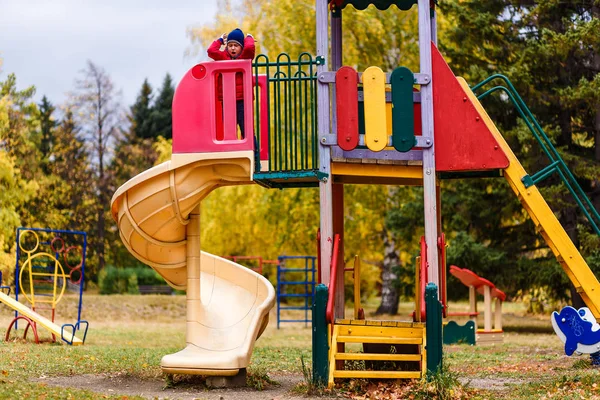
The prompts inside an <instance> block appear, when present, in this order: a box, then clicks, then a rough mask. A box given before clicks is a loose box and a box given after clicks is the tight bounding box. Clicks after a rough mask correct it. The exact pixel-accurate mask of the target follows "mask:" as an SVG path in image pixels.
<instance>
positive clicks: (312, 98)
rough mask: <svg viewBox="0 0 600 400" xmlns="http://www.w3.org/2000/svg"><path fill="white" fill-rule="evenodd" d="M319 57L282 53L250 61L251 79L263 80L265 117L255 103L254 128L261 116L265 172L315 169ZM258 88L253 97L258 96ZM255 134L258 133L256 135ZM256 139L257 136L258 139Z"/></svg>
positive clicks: (316, 167) (258, 130)
mask: <svg viewBox="0 0 600 400" xmlns="http://www.w3.org/2000/svg"><path fill="white" fill-rule="evenodd" d="M321 63H323V58H322V57H316V58H313V57H312V56H311V55H310V54H309V53H302V54H300V55H299V56H298V60H296V61H293V60H292V59H291V58H290V56H289V55H288V54H286V53H282V54H280V55H279V56H277V59H276V61H275V62H271V61H269V58H268V57H267V56H266V55H264V54H260V55H258V56H257V57H256V61H255V62H254V63H253V67H254V75H255V79H257V80H258V77H259V76H261V75H264V76H266V79H267V87H268V89H267V102H268V105H269V106H268V113H267V116H264V115H261V113H260V110H259V102H255V104H256V111H255V115H256V118H255V124H256V126H255V128H256V132H260V129H259V127H260V124H261V121H260V119H261V118H265V117H266V118H268V121H269V123H268V126H269V128H268V131H269V133H268V137H269V172H293V171H307V170H317V169H318V168H319V165H318V154H317V148H318V139H317V76H316V73H317V68H316V67H317V65H319V64H321ZM259 94H260V93H259V87H258V85H257V86H256V87H255V97H256V98H259ZM258 136H259V135H258ZM258 140H260V138H258ZM260 145H261V144H260V142H259V146H260Z"/></svg>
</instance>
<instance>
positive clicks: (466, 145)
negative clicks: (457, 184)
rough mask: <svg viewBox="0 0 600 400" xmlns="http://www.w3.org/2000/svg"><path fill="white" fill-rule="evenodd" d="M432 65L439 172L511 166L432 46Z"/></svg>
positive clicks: (434, 124) (436, 152) (434, 121)
mask: <svg viewBox="0 0 600 400" xmlns="http://www.w3.org/2000/svg"><path fill="white" fill-rule="evenodd" d="M431 63H432V77H431V82H432V84H433V128H434V140H435V169H436V171H484V170H490V169H503V168H506V167H508V158H507V157H506V155H505V154H504V152H503V151H502V149H501V148H500V145H499V144H498V142H497V141H496V139H495V138H494V136H493V135H492V133H491V132H490V130H489V129H488V127H487V126H486V124H485V122H484V121H483V118H481V115H479V112H478V111H477V109H476V108H475V106H474V105H473V103H472V102H471V100H470V99H469V97H468V96H467V94H466V93H465V91H464V90H463V88H462V86H460V83H459V82H458V80H457V79H456V76H454V73H452V70H451V69H450V67H449V66H448V64H447V63H446V61H445V60H444V57H442V55H441V54H440V52H439V50H438V49H437V47H436V46H435V44H433V43H431Z"/></svg>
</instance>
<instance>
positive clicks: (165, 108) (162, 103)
mask: <svg viewBox="0 0 600 400" xmlns="http://www.w3.org/2000/svg"><path fill="white" fill-rule="evenodd" d="M174 94H175V88H174V87H173V80H172V79H171V75H169V74H167V75H165V79H164V80H163V84H162V87H161V88H160V91H159V93H158V96H157V98H156V100H155V102H154V105H153V107H152V132H153V138H157V137H158V136H162V137H163V138H165V139H171V138H172V137H173V123H172V121H171V118H172V112H171V110H172V105H173V95H174Z"/></svg>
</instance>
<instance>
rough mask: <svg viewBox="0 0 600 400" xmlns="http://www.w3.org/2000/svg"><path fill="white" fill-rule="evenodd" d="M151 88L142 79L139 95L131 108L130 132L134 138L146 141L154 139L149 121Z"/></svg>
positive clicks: (146, 81)
mask: <svg viewBox="0 0 600 400" xmlns="http://www.w3.org/2000/svg"><path fill="white" fill-rule="evenodd" d="M151 103H152V86H150V83H148V79H144V83H143V84H142V88H141V89H140V93H139V94H138V96H137V99H136V101H135V103H134V104H133V106H131V130H132V133H133V135H134V137H135V138H138V139H148V138H154V137H156V135H155V133H154V130H153V126H152V125H153V124H152V119H151V114H152V106H151Z"/></svg>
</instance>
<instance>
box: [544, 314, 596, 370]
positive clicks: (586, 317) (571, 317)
mask: <svg viewBox="0 0 600 400" xmlns="http://www.w3.org/2000/svg"><path fill="white" fill-rule="evenodd" d="M552 327H553V328H554V332H556V334H557V335H558V337H559V338H560V340H562V341H563V343H564V344H565V354H566V355H568V356H571V355H573V353H578V354H590V356H591V358H592V365H600V324H598V322H596V318H595V317H594V315H593V314H592V312H591V311H590V309H589V308H587V307H582V308H580V309H579V310H576V309H575V308H573V307H570V306H567V307H565V308H563V309H562V310H560V313H557V312H556V311H554V312H553V313H552Z"/></svg>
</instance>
